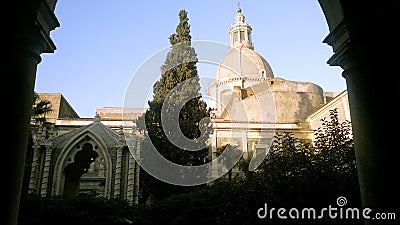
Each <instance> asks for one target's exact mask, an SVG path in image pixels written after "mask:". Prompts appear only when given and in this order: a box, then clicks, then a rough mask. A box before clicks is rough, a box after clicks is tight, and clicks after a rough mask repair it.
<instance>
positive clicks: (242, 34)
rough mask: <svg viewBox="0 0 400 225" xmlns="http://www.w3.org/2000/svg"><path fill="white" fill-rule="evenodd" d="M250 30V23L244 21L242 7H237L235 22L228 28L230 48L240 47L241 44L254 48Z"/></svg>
mask: <svg viewBox="0 0 400 225" xmlns="http://www.w3.org/2000/svg"><path fill="white" fill-rule="evenodd" d="M252 30H253V29H252V28H251V26H250V24H247V23H246V21H245V16H244V15H243V14H242V9H241V8H240V7H238V10H237V14H236V17H235V24H233V25H231V27H230V29H229V36H230V46H231V48H241V47H242V46H243V47H246V48H249V49H252V50H254V46H253V42H252V41H251V32H252Z"/></svg>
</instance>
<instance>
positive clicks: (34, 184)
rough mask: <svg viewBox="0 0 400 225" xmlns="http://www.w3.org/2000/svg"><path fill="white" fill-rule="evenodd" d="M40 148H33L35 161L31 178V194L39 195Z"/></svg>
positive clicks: (37, 146)
mask: <svg viewBox="0 0 400 225" xmlns="http://www.w3.org/2000/svg"><path fill="white" fill-rule="evenodd" d="M39 160H40V146H39V145H34V146H33V160H32V169H31V176H30V180H29V193H34V194H38V188H39V187H38V175H39Z"/></svg>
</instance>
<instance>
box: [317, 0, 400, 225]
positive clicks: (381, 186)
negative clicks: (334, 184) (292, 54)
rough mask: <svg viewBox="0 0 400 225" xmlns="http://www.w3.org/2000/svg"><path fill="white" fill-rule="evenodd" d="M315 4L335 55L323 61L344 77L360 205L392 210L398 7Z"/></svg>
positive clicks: (395, 195) (323, 0)
mask: <svg viewBox="0 0 400 225" xmlns="http://www.w3.org/2000/svg"><path fill="white" fill-rule="evenodd" d="M319 2H320V4H321V7H322V9H323V11H324V14H325V17H326V19H327V22H328V25H329V30H330V34H329V35H328V37H327V38H326V39H325V41H324V42H325V43H327V44H329V45H330V46H332V48H333V51H334V55H333V56H332V57H331V59H329V60H328V63H329V64H330V65H331V66H340V67H341V68H342V69H343V74H342V75H343V77H344V78H346V84H347V91H348V98H349V106H350V114H351V120H352V126H353V136H354V144H355V150H356V160H357V170H358V176H359V183H360V188H361V199H362V204H363V207H368V208H371V209H372V210H374V211H375V212H379V211H380V212H393V211H394V210H395V209H398V202H396V201H397V199H399V192H398V190H396V188H397V185H396V184H395V181H396V180H397V177H398V174H397V171H398V169H397V167H396V166H395V165H396V164H397V162H396V161H397V158H396V157H394V154H395V152H397V149H398V147H396V146H398V145H399V143H398V141H397V140H398V134H397V133H396V132H392V131H390V130H391V128H393V121H394V120H397V118H398V117H399V110H398V109H396V107H395V104H396V103H397V102H398V99H399V97H398V96H399V94H398V87H397V86H398V83H397V82H395V81H397V80H398V78H399V72H398V71H399V70H398V66H397V65H398V62H399V54H398V51H397V49H396V48H394V43H397V42H398V36H397V34H395V32H396V29H393V28H394V27H398V26H399V22H398V21H399V20H400V18H399V14H398V11H400V5H399V4H398V1H386V2H385V3H384V4H378V1H376V2H375V1H374V2H373V3H374V4H373V3H366V2H358V1H339V0H336V1H326V0H319ZM361 4H362V7H363V8H362V10H360V5H361ZM392 104H394V105H392ZM382 222H385V221H383V220H367V221H366V224H379V223H382ZM386 222H387V221H386Z"/></svg>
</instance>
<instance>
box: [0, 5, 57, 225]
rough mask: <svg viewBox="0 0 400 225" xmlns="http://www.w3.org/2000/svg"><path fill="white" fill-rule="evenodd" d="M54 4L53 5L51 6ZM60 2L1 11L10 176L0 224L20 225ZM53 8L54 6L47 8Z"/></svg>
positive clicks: (0, 166) (1, 164) (0, 164)
mask: <svg viewBox="0 0 400 225" xmlns="http://www.w3.org/2000/svg"><path fill="white" fill-rule="evenodd" d="M50 2H51V4H50ZM55 2H56V0H47V1H45V0H31V1H8V2H7V4H6V5H2V7H1V8H0V17H1V21H4V23H3V26H2V34H1V35H0V75H1V77H2V79H4V82H5V83H4V85H3V87H2V88H1V96H8V97H6V98H5V102H4V106H6V108H5V109H4V110H2V116H3V118H7V119H5V124H4V127H7V132H5V134H3V135H1V143H3V148H4V149H6V151H3V152H2V157H1V161H0V171H7V176H4V177H3V178H2V185H1V190H0V195H1V196H0V198H1V208H2V212H1V213H2V214H1V215H0V218H1V220H0V224H7V225H14V224H17V220H18V211H19V202H20V195H21V189H22V179H23V174H24V166H25V165H24V164H25V155H26V149H27V143H28V136H29V122H30V116H31V108H32V100H33V91H34V85H35V79H36V69H37V65H38V63H40V61H41V57H40V55H41V53H52V52H53V51H54V50H55V46H54V44H53V43H52V41H51V39H50V31H51V30H53V29H54V28H55V27H58V26H59V23H58V21H57V18H56V17H55V15H54V6H55ZM48 3H49V4H48Z"/></svg>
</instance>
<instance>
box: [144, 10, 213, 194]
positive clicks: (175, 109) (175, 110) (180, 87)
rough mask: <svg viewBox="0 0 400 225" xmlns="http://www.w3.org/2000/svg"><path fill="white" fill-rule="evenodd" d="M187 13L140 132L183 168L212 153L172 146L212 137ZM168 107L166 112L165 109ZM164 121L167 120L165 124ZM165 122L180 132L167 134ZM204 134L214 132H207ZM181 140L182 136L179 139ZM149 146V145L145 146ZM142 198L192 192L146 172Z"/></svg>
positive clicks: (183, 12)
mask: <svg viewBox="0 0 400 225" xmlns="http://www.w3.org/2000/svg"><path fill="white" fill-rule="evenodd" d="M188 21H189V18H188V15H187V11H186V10H181V11H180V12H179V24H178V25H177V27H176V33H174V34H171V35H170V37H169V40H170V45H171V46H170V51H169V52H168V54H167V56H166V58H165V61H164V63H163V65H162V66H161V71H160V72H161V78H160V80H158V81H157V82H156V83H155V84H154V86H153V100H152V101H149V102H148V104H149V109H148V110H147V111H146V113H145V114H144V115H143V116H142V117H140V118H138V120H137V122H138V128H139V129H141V130H146V132H147V134H148V137H149V138H150V140H145V143H147V144H150V143H151V144H152V145H153V146H154V147H155V148H156V149H157V151H158V152H159V153H160V154H161V155H162V156H164V157H165V158H166V159H168V160H169V161H171V162H174V163H176V164H180V165H201V164H203V163H205V161H206V159H207V156H208V149H207V148H204V149H202V150H199V151H187V150H185V149H182V148H181V147H180V146H176V144H174V143H172V142H171V141H170V139H169V137H171V136H172V137H175V138H176V137H177V135H179V134H180V132H182V134H183V135H184V136H185V137H186V138H188V139H190V140H194V141H197V142H205V141H206V140H205V139H201V137H208V135H207V133H203V135H202V131H201V130H200V128H199V127H200V126H203V128H207V124H203V122H204V121H202V119H203V118H205V117H208V115H209V112H208V111H207V105H206V103H205V102H204V101H203V100H202V98H201V94H200V83H199V77H198V75H197V66H196V63H197V61H198V59H197V54H196V52H195V49H194V48H193V47H192V46H191V36H190V25H189V22H188ZM163 107H164V108H163ZM162 110H166V112H167V114H168V115H178V116H177V117H176V118H174V117H172V118H167V119H165V118H162ZM162 119H163V120H162ZM165 122H169V123H172V124H179V132H178V131H177V130H172V131H166V128H168V127H167V126H165V125H164V123H165ZM203 132H210V130H209V129H204V130H203ZM167 135H170V136H167ZM177 138H179V136H178V137H177ZM144 146H146V144H144ZM142 174H143V175H142V178H141V179H142V183H143V184H142V187H143V188H144V189H142V194H143V196H148V195H150V194H151V195H152V196H153V198H154V199H162V198H165V197H167V196H169V195H171V194H172V193H180V192H184V191H185V190H188V189H189V188H183V187H177V186H172V185H169V184H166V183H163V182H161V181H158V180H156V179H154V178H152V177H151V176H150V175H149V174H146V172H145V171H144V172H143V173H142Z"/></svg>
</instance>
